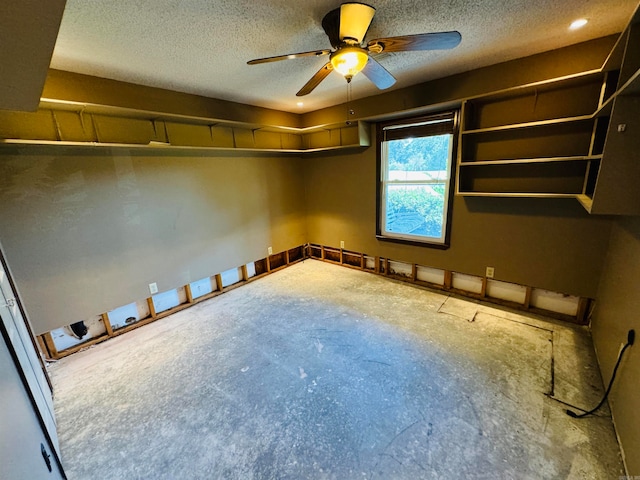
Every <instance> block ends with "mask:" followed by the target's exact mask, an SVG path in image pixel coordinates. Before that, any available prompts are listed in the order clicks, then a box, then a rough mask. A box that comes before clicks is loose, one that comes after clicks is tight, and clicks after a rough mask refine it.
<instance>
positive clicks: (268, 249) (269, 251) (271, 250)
mask: <svg viewBox="0 0 640 480" xmlns="http://www.w3.org/2000/svg"><path fill="white" fill-rule="evenodd" d="M267 253H268V254H269V255H273V247H269V248H267Z"/></svg>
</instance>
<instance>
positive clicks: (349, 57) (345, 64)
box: [331, 47, 369, 80]
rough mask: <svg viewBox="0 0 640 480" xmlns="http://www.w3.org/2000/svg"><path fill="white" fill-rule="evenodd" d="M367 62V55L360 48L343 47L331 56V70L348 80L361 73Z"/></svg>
mask: <svg viewBox="0 0 640 480" xmlns="http://www.w3.org/2000/svg"><path fill="white" fill-rule="evenodd" d="M368 61H369V54H368V53H367V51H366V50H365V49H363V48H360V47H343V48H341V49H340V50H338V51H337V52H335V53H334V54H333V55H331V65H333V69H334V70H336V71H337V72H338V73H340V74H341V75H342V76H344V77H345V78H346V79H347V80H350V79H351V78H352V77H353V76H354V75H355V74H357V73H358V72H359V71H361V70H362V69H363V68H364V67H365V66H366V65H367V62H368Z"/></svg>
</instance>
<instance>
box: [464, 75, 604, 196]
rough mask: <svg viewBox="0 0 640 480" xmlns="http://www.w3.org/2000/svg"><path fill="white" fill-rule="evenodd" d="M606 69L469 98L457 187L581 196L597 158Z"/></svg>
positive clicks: (468, 191) (470, 191)
mask: <svg viewBox="0 0 640 480" xmlns="http://www.w3.org/2000/svg"><path fill="white" fill-rule="evenodd" d="M603 78H604V75H603V74H601V73H599V72H596V73H591V74H586V75H582V76H576V77H572V78H565V79H560V80H555V81H549V82H544V83H538V84H535V85H529V86H523V87H519V88H514V89H510V90H507V91H503V92H499V93H496V94H492V95H486V96H483V97H478V98H473V99H469V100H467V101H466V102H465V103H464V104H463V125H462V126H463V128H462V131H461V134H460V136H461V138H460V142H459V152H458V153H459V155H458V172H459V173H458V184H457V193H459V194H461V195H466V196H500V197H502V196H511V197H523V196H524V197H576V196H577V195H580V194H582V193H583V189H584V183H585V182H584V179H585V178H586V176H587V175H588V171H589V169H590V166H591V163H592V162H594V161H598V160H599V158H598V157H597V156H594V152H593V149H592V143H593V142H592V137H593V128H594V126H593V125H594V116H593V112H594V111H595V110H596V109H597V107H598V102H599V98H600V95H601V90H602V82H603Z"/></svg>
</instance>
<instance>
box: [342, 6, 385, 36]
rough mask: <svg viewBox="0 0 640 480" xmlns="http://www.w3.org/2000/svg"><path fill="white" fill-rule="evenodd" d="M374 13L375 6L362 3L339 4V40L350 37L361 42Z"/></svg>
mask: <svg viewBox="0 0 640 480" xmlns="http://www.w3.org/2000/svg"><path fill="white" fill-rule="evenodd" d="M375 13H376V9H375V8H373V7H371V6H369V5H365V4H364V3H343V4H342V5H340V40H345V39H346V38H350V39H353V40H355V41H357V42H358V43H362V40H364V36H365V35H366V34H367V30H369V25H371V21H372V20H373V16H374V15H375Z"/></svg>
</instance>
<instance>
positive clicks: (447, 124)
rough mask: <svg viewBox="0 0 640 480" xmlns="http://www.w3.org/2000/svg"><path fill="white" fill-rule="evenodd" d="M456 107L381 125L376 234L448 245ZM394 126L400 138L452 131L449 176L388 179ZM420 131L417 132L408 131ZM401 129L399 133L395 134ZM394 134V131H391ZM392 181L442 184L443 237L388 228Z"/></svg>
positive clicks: (419, 184)
mask: <svg viewBox="0 0 640 480" xmlns="http://www.w3.org/2000/svg"><path fill="white" fill-rule="evenodd" d="M457 119H458V115H457V111H449V112H445V113H440V114H434V115H429V116H423V117H419V118H414V119H408V120H406V119H405V120H399V121H395V122H387V123H384V124H380V125H378V168H379V176H378V198H379V202H378V218H377V232H376V233H377V237H378V238H380V239H387V240H393V241H401V242H409V243H419V244H421V245H425V246H433V247H436V248H448V246H449V238H450V229H451V210H452V205H451V204H452V202H453V198H452V197H453V195H452V194H453V180H454V177H455V158H454V155H455V151H456V143H457V142H456V140H457V138H456V133H457ZM394 130H396V131H398V132H399V135H400V138H402V137H403V136H404V135H406V137H404V138H409V137H411V136H415V137H429V136H437V135H450V141H449V152H448V161H447V171H446V178H439V179H424V180H415V179H413V180H389V161H388V142H389V141H391V140H394V139H397V138H391V139H388V138H387V137H388V133H390V132H393V131H394ZM413 132H417V133H418V134H416V135H411V134H409V133H413ZM397 135H398V133H396V136H397ZM391 136H392V137H393V133H392V134H391ZM392 185H406V186H428V185H443V186H444V195H443V196H444V206H443V212H442V221H443V228H442V231H441V235H440V237H432V236H426V235H415V234H410V233H399V232H392V231H389V230H387V224H386V220H387V211H386V208H387V192H388V187H389V186H392Z"/></svg>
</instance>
